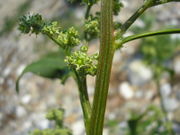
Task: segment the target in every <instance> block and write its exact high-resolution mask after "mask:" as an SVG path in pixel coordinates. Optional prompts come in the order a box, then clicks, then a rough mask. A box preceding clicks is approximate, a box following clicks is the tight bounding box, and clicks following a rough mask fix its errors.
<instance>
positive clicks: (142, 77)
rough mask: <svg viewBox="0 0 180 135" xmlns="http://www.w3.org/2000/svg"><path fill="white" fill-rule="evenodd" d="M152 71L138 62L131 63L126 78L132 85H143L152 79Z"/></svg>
mask: <svg viewBox="0 0 180 135" xmlns="http://www.w3.org/2000/svg"><path fill="white" fill-rule="evenodd" d="M152 76H153V74H152V71H151V70H150V69H149V68H148V67H147V66H145V65H144V64H143V63H142V62H141V61H140V60H135V61H132V62H131V63H130V65H129V69H128V78H129V80H130V82H131V83H132V84H133V85H143V84H144V83H146V82H148V81H149V80H150V79H151V78H152Z"/></svg>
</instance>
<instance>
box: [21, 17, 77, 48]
mask: <svg viewBox="0 0 180 135" xmlns="http://www.w3.org/2000/svg"><path fill="white" fill-rule="evenodd" d="M19 21H20V22H19V30H20V31H21V32H22V33H26V34H27V33H35V34H39V33H42V34H45V35H47V36H48V37H49V38H51V39H52V40H53V41H55V42H56V43H57V44H58V45H59V46H60V47H62V48H63V49H65V50H69V49H70V48H72V47H74V46H76V45H79V44H80V39H79V33H78V31H77V30H76V29H75V28H74V27H71V28H69V29H67V30H62V29H61V27H59V24H58V22H51V23H45V21H44V20H43V19H42V16H41V15H39V14H35V15H27V16H22V17H20V19H19Z"/></svg>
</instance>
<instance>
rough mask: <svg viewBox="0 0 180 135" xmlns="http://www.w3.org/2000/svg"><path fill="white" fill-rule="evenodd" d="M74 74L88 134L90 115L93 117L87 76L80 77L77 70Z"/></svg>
mask: <svg viewBox="0 0 180 135" xmlns="http://www.w3.org/2000/svg"><path fill="white" fill-rule="evenodd" d="M74 73H75V75H76V81H77V84H78V88H79V97H80V102H81V107H82V110H83V116H84V124H85V128H86V133H88V129H89V122H90V115H91V104H90V102H89V96H88V91H87V83H86V76H85V75H79V74H78V73H77V72H76V71H75V70H74Z"/></svg>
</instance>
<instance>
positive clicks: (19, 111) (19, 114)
mask: <svg viewBox="0 0 180 135" xmlns="http://www.w3.org/2000/svg"><path fill="white" fill-rule="evenodd" d="M26 114H27V112H26V109H25V108H24V107H22V106H17V107H16V116H17V117H23V116H25V115H26Z"/></svg>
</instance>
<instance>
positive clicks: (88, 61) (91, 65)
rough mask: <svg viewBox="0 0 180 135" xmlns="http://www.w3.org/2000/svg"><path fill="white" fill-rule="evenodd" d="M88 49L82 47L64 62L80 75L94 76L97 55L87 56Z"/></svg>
mask: <svg viewBox="0 0 180 135" xmlns="http://www.w3.org/2000/svg"><path fill="white" fill-rule="evenodd" d="M87 51H88V47H87V46H82V47H81V49H80V51H75V52H74V53H72V54H71V55H70V56H67V57H66V59H65V62H66V63H67V64H68V65H69V66H70V67H71V69H73V70H75V71H77V72H78V73H79V74H81V75H88V74H89V75H92V76H94V75H96V71H97V63H98V61H97V60H98V54H93V55H91V56H88V55H87Z"/></svg>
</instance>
